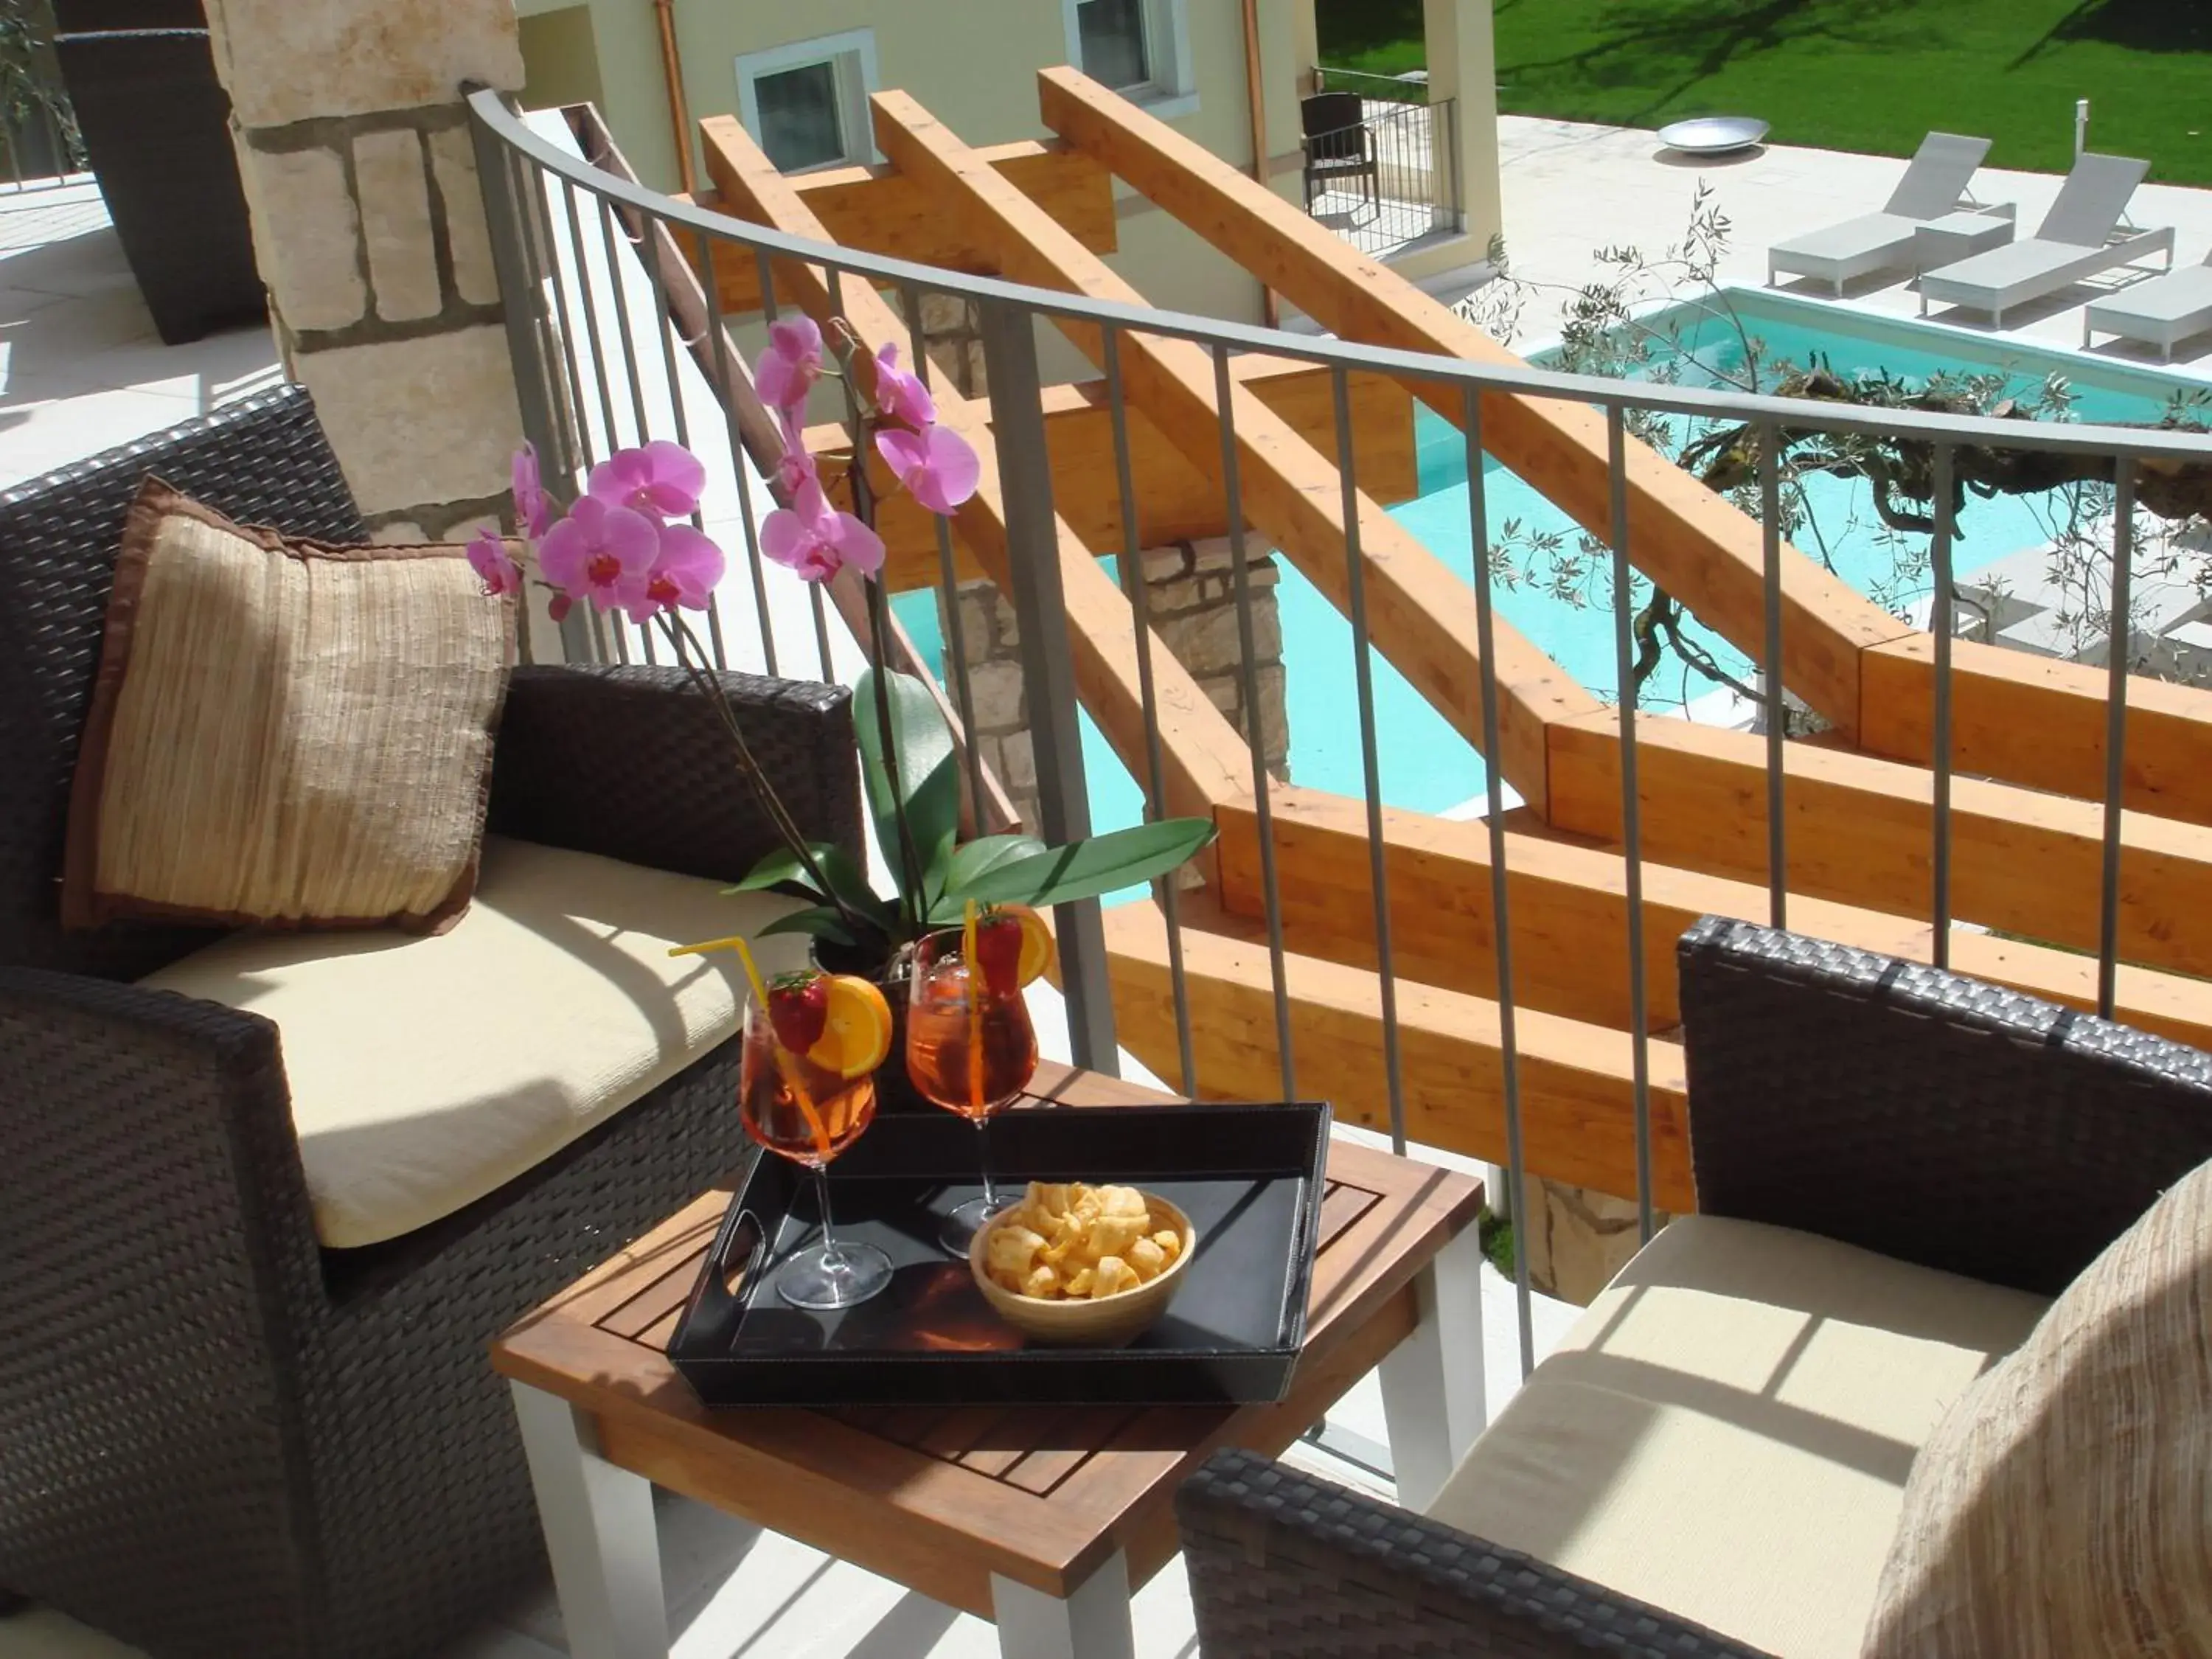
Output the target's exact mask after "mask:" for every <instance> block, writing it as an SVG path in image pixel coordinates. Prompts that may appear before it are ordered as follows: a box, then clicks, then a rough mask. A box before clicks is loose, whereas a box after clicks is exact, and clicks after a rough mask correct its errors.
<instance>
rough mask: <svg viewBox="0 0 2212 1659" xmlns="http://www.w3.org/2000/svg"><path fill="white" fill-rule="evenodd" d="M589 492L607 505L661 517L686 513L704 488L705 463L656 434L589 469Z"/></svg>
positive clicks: (695, 502) (705, 481)
mask: <svg viewBox="0 0 2212 1659" xmlns="http://www.w3.org/2000/svg"><path fill="white" fill-rule="evenodd" d="M590 488H591V492H592V495H596V496H598V497H599V499H600V500H601V501H605V503H606V504H607V505H608V506H609V507H629V509H630V510H631V511H632V512H634V513H654V514H657V515H658V516H659V517H661V518H664V519H681V518H685V517H688V516H689V515H690V513H691V512H692V510H693V509H694V508H695V507H697V506H698V505H699V497H700V495H702V493H703V492H704V491H705V489H706V488H707V468H706V465H705V463H703V462H702V461H701V460H700V459H699V458H698V457H697V456H696V455H694V454H693V453H691V452H690V450H688V449H686V448H684V446H683V445H682V444H672V443H671V442H669V441H668V440H667V439H665V438H655V439H654V440H653V441H652V442H651V443H649V444H646V445H644V446H642V447H640V448H636V449H619V450H617V451H616V452H615V453H613V454H612V455H610V456H609V457H608V458H607V459H605V460H604V461H601V462H600V463H599V465H597V466H595V467H593V468H592V477H591V485H590Z"/></svg>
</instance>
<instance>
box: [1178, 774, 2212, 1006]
mask: <svg viewBox="0 0 2212 1659" xmlns="http://www.w3.org/2000/svg"><path fill="white" fill-rule="evenodd" d="M1272 804H1273V809H1274V816H1273V823H1274V831H1275V860H1276V875H1277V884H1278V889H1279V894H1280V896H1281V910H1282V917H1283V937H1284V940H1285V943H1286V944H1287V945H1289V946H1290V948H1291V949H1292V950H1294V951H1300V952H1302V953H1303V954H1304V955H1307V956H1311V957H1322V958H1325V959H1327V960H1328V961H1332V962H1337V963H1344V964H1346V966H1349V967H1354V968H1366V969H1373V968H1375V967H1376V966H1377V965H1378V952H1377V951H1376V926H1375V909H1374V899H1373V896H1372V889H1371V884H1370V874H1369V872H1370V861H1369V850H1368V841H1367V809H1366V806H1365V805H1364V803H1363V802H1360V801H1357V800H1352V799H1347V798H1346V797H1344V796H1342V795H1335V794H1330V793H1326V792H1323V791H1321V790H1316V789H1307V788H1300V787H1296V786H1292V787H1288V788H1282V789H1278V790H1276V791H1275V792H1274V793H1273V798H1272ZM1215 819H1216V822H1217V823H1218V824H1219V825H1220V828H1221V839H1220V842H1219V843H1218V845H1219V854H1220V881H1219V884H1218V888H1217V890H1216V891H1217V894H1218V900H1219V902H1220V904H1221V906H1222V907H1223V908H1224V909H1225V910H1226V911H1227V912H1228V913H1230V914H1231V915H1236V916H1238V917H1240V918H1243V919H1244V920H1246V921H1250V922H1253V923H1258V922H1261V921H1264V920H1265V917H1266V909H1265V906H1264V904H1263V902H1262V891H1263V890H1262V886H1261V873H1260V842H1259V825H1258V822H1257V818H1256V817H1255V813H1254V812H1253V811H1252V808H1251V806H1250V805H1249V803H1245V802H1237V803H1235V804H1232V805H1225V806H1223V807H1221V808H1219V809H1218V811H1217V812H1216V813H1215ZM1383 846H1384V879H1385V881H1386V883H1387V884H1388V890H1389V896H1390V938H1391V956H1392V961H1393V963H1394V965H1395V969H1396V970H1397V972H1398V973H1399V974H1401V975H1403V976H1405V977H1406V978H1408V979H1413V980H1419V981H1422V982H1424V983H1425V984H1429V985H1434V986H1437V987H1442V988H1443V989H1446V990H1453V991H1461V992H1464V993H1467V994H1470V995H1474V996H1483V997H1495V996H1497V995H1498V978H1497V975H1498V958H1497V929H1496V927H1495V925H1494V923H1493V921H1492V906H1491V861H1490V832H1489V829H1488V828H1487V827H1486V825H1484V824H1483V823H1480V822H1466V823H1461V822H1455V821H1451V820H1448V819H1443V818H1439V817H1433V816H1431V815H1430V814H1428V813H1425V812H1407V811H1399V810H1397V809H1396V808H1385V809H1384V811H1383ZM1505 867H1506V875H1507V880H1508V886H1507V894H1508V898H1507V902H1508V904H1509V906H1510V915H1511V919H1512V928H1513V965H1514V986H1513V993H1514V1000H1515V1002H1516V1004H1517V1005H1522V1006H1528V1007H1533V1008H1540V1009H1542V1010H1544V1011H1546V1012H1550V1013H1554V1014H1560V1015H1564V1016H1566V1017H1568V1018H1574V1019H1580V1020H1587V1021H1589V1022H1590V1023H1591V1024H1597V1025H1604V1026H1609V1027H1611V1028H1613V1029H1614V1030H1626V1029H1627V1026H1628V1019H1629V996H1628V988H1629V987H1628V901H1627V891H1626V887H1627V879H1626V870H1625V869H1624V867H1623V866H1622V863H1621V859H1620V854H1619V853H1617V852H1615V851H1613V850H1612V849H1610V848H1591V847H1583V846H1578V845H1575V844H1572V843H1570V842H1562V841H1557V840H1553V839H1550V838H1547V837H1546V836H1538V835H1529V834H1522V833H1520V832H1517V831H1513V832H1509V833H1508V835H1507V836H1506V854H1505ZM1702 915H1724V916H1740V917H1743V918H1746V919H1747V920H1750V921H1760V922H1764V921H1766V920H1767V915H1768V911H1767V893H1766V888H1765V884H1764V883H1763V882H1752V881H1744V880H1739V879H1736V878H1732V877H1729V876H1721V875H1710V874H1706V873H1704V872H1699V871H1696V870H1689V869H1684V868H1681V867H1680V866H1674V865H1669V864H1667V863H1662V862H1656V861H1654V862H1647V863H1646V864H1645V865H1644V984H1645V989H1646V997H1647V1000H1646V1018H1647V1020H1648V1029H1649V1030H1652V1031H1655V1032H1656V1031H1665V1030H1671V1029H1672V1028H1673V1027H1674V1026H1675V1025H1677V1024H1680V1019H1681V1009H1680V1001H1679V994H1678V985H1677V981H1676V975H1675V960H1674V944H1675V941H1676V940H1677V939H1679V938H1680V936H1681V934H1682V933H1683V932H1684V931H1685V930H1686V928H1687V927H1689V926H1690V925H1691V923H1692V922H1694V921H1696V920H1697V919H1698V918H1699V916H1702ZM1789 920H1790V926H1791V927H1795V928H1797V929H1798V930H1800V931H1801V932H1804V933H1811V934H1813V935H1814V936H1815V937H1817V938H1820V939H1834V940H1836V941H1838V943H1840V944H1844V945H1857V946H1858V947H1859V948H1861V949H1863V950H1868V951H1878V952H1880V953H1881V954H1882V955H1885V956H1893V957H1904V958H1905V959H1907V960H1911V961H1915V962H1926V961H1929V960H1931V959H1932V957H1933V948H1932V947H1933V936H1932V933H1931V931H1930V929H1929V925H1928V923H1927V922H1926V921H1921V920H1916V919H1914V918H1911V917H1907V916H1901V915H1892V914H1889V913H1887V912H1885V911H1881V910H1870V909H1866V908H1862V907H1858V906H1855V905H1847V904H1838V903H1835V902H1831V901H1828V900H1824V899H1818V898H1812V897H1808V896H1806V895H1804V894H1802V893H1798V894H1792V895H1791V896H1790V911H1789ZM1951 961H1952V965H1953V966H1954V968H1955V969H1958V970H1959V971H1960V972H1962V973H1968V974H1972V975H1975V976H1976V977H1977V978H1980V979H1985V980H1988V981H1990V982H1991V983H1993V984H1998V985H2006V986H2009V987H2012V988H2014V989H2015V990H2018V991H2024V992H2026V993H2027V994H2029V995H2031V996H2039V997H2042V998H2045V1000H2049V1001H2052V1002H2059V1003H2063V1004H2066V1005H2068V1006H2072V1007H2077V1008H2082V1009H2087V1010H2092V1011H2093V1010H2094V1008H2095V1007H2096V1001H2097V986H2096V963H2095V960H2094V958H2093V957H2087V956H2082V955H2080V954H2076V953H2075V952H2071V951H2059V950H2053V949H2051V947H2049V946H2047V945H2028V944H2024V943H2021V942H2019V941H2015V940H2010V939H2001V938H1998V937H1996V936H1994V935H1991V934H1988V933H1979V932H1976V931H1973V930H1972V929H1969V928H1966V927H1956V926H1954V927H1953V928H1952V931H1951ZM2116 1013H2117V1017H2118V1018H2120V1019H2121V1020H2123V1021H2124V1022H2125V1023H2127V1024H2130V1025H2134V1026H2136V1027H2138V1028H2139V1029H2141V1030H2147V1031H2156V1032H2158V1033H2160V1035H2161V1036H2170V1037H2172V1038H2173V1039H2174V1040H2175V1041H2177V1042H2186V1043H2190V1044H2191V1045H2193V1046H2195V1047H2197V1048H2212V984H2208V983H2207V982H2206V981H2203V980H2197V979H2191V978H2188V977H2185V976H2184V975H2178V974H2165V973H2159V972H2155V971H2154V970H2152V969H2144V968H2135V967H2124V968H2122V969H2121V970H2120V974H2119V979H2118V1006H2117V1009H2116Z"/></svg>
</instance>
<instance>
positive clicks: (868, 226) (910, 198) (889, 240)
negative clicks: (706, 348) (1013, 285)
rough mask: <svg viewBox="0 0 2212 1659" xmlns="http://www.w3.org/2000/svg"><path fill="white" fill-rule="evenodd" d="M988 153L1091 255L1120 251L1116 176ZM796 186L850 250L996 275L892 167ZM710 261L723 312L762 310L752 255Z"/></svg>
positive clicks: (1058, 157) (811, 176)
mask: <svg viewBox="0 0 2212 1659" xmlns="http://www.w3.org/2000/svg"><path fill="white" fill-rule="evenodd" d="M981 155H983V156H984V158H985V160H986V161H988V163H989V164H990V165H991V166H992V167H994V168H995V169H996V170H997V171H998V172H999V173H1000V176H1001V177H1003V178H1004V179H1006V181H1007V182H1008V183H1009V184H1011V185H1013V186H1014V188H1015V189H1017V190H1018V191H1021V192H1022V194H1023V195H1024V196H1026V197H1029V198H1030V200H1031V201H1033V202H1035V203H1036V204H1037V205H1038V206H1039V207H1040V208H1042V210H1044V211H1045V212H1047V213H1048V214H1050V215H1051V216H1052V217H1053V219H1054V221H1055V222H1057V223H1059V224H1060V225H1061V226H1062V227H1063V228H1066V231H1067V232H1068V234H1070V235H1072V236H1073V237H1075V238H1076V239H1077V240H1079V241H1080V242H1081V243H1082V244H1083V245H1084V246H1085V247H1087V248H1089V249H1090V250H1091V252H1094V253H1111V252H1114V251H1115V248H1116V247H1117V246H1119V245H1120V242H1119V230H1120V227H1119V223H1118V222H1117V221H1116V220H1115V216H1114V181H1113V179H1112V176H1111V175H1110V174H1109V173H1107V171H1106V169H1105V168H1103V167H1100V166H1099V165H1098V164H1097V162H1096V161H1092V160H1091V158H1090V157H1089V156H1087V155H1084V154H1083V153H1082V152H1081V151H1080V150H1075V149H1069V148H1068V147H1067V146H1066V145H1065V144H1060V143H1037V142H1036V141H1035V140H1034V139H1024V140H1022V141H1020V142H1018V143H1011V144H994V145H992V146H991V147H990V148H989V149H985V150H983V151H981ZM791 187H792V189H793V190H794V191H797V192H798V195H799V200H800V201H802V202H804V203H805V204H806V205H807V206H808V207H809V208H810V209H811V210H813V213H814V216H815V217H817V219H819V220H820V221H821V222H822V224H823V228H824V229H826V230H827V231H828V232H829V238H830V240H833V241H836V242H838V243H840V244H842V246H846V247H859V248H869V249H872V250H874V251H876V252H884V253H896V255H897V256H898V257H899V258H902V259H912V260H914V261H915V263H916V264H927V265H937V266H939V267H941V268H942V269H944V270H961V271H967V272H969V273H970V274H971V275H974V276H992V275H994V274H995V272H994V267H993V265H992V264H991V262H990V257H989V255H988V253H987V252H986V251H985V250H983V249H981V248H980V247H978V246H975V243H974V242H973V241H971V240H969V239H968V238H966V237H964V236H963V234H961V229H960V227H959V225H958V224H957V222H954V221H952V220H951V219H949V218H948V217H947V216H945V214H944V213H943V212H941V211H939V207H938V204H936V203H934V202H933V201H932V200H931V199H930V197H929V194H928V192H927V191H924V190H921V189H918V188H917V187H916V186H915V182H914V180H913V179H908V178H905V177H903V176H902V175H901V174H900V173H899V172H898V171H897V170H896V168H894V167H831V168H825V169H824V170H823V171H822V172H820V173H798V174H795V175H793V176H792V178H791ZM694 199H696V201H697V203H698V204H699V205H700V206H701V207H705V208H714V209H720V207H721V197H720V191H705V192H702V193H701V194H700V195H699V196H698V197H695V198H694ZM693 252H694V257H696V250H693ZM712 257H713V259H714V279H715V295H716V297H717V300H718V302H719V303H720V306H721V308H722V314H723V315H724V316H726V317H732V318H736V317H743V316H744V315H745V314H746V313H749V312H755V311H758V310H759V309H760V304H761V292H760V270H759V264H758V262H757V260H756V259H755V258H753V256H752V254H751V253H750V252H749V251H747V250H746V249H744V248H740V247H734V246H730V245H728V244H726V243H718V244H715V245H714V248H713V251H712Z"/></svg>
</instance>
